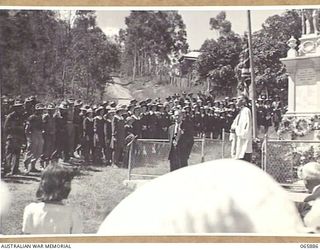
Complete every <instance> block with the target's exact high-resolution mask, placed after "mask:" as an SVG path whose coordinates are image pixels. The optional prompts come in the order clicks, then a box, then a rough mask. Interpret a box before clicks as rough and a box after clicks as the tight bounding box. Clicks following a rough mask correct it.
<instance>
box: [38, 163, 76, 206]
mask: <svg viewBox="0 0 320 250" xmlns="http://www.w3.org/2000/svg"><path fill="white" fill-rule="evenodd" d="M73 176H74V175H73V173H72V171H71V170H69V169H67V168H66V167H63V166H60V165H58V164H52V165H49V166H48V167H46V168H45V170H44V171H43V173H42V176H41V180H40V184H39V187H38V190H37V192H36V196H37V198H38V199H39V200H40V201H43V202H57V201H62V200H63V199H67V198H68V195H69V193H70V191H71V180H72V178H73Z"/></svg>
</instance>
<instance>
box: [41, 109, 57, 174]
mask: <svg viewBox="0 0 320 250" xmlns="http://www.w3.org/2000/svg"><path fill="white" fill-rule="evenodd" d="M55 108H56V107H55V106H54V104H53V103H49V104H48V105H47V111H48V113H46V114H44V115H43V116H42V122H43V140H44V144H43V155H42V158H41V160H40V165H41V167H42V168H44V167H45V165H46V166H47V165H48V164H49V160H51V155H52V154H53V152H54V149H55V143H56V123H55V119H54V117H53V115H54V112H55Z"/></svg>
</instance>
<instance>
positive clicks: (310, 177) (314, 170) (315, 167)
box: [300, 162, 320, 193]
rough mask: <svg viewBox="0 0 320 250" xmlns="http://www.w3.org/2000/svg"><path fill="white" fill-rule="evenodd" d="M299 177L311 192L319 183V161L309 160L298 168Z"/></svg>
mask: <svg viewBox="0 0 320 250" xmlns="http://www.w3.org/2000/svg"><path fill="white" fill-rule="evenodd" d="M300 178H301V179H302V180H303V181H304V185H305V186H306V188H307V189H308V190H309V192H310V193H311V192H312V191H313V189H314V188H315V187H316V186H318V185H320V163H318V162H309V163H307V164H305V165H304V166H303V167H302V168H301V169H300Z"/></svg>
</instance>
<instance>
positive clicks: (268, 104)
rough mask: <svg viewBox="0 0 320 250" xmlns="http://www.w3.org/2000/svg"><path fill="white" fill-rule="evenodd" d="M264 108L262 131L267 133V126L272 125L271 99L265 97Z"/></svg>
mask: <svg viewBox="0 0 320 250" xmlns="http://www.w3.org/2000/svg"><path fill="white" fill-rule="evenodd" d="M264 110H265V118H264V122H265V123H264V133H265V134H267V133H268V130H269V127H271V126H272V107H271V100H270V99H269V98H268V99H266V101H265V105H264Z"/></svg>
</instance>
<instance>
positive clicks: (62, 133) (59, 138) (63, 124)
mask: <svg viewBox="0 0 320 250" xmlns="http://www.w3.org/2000/svg"><path fill="white" fill-rule="evenodd" d="M67 116H68V105H67V103H66V102H62V103H61V104H60V105H59V111H58V112H56V113H55V114H54V116H53V117H54V120H55V124H56V149H55V151H54V152H53V154H52V156H51V158H52V160H56V161H58V159H59V158H62V154H63V160H64V162H68V161H69V160H70V155H69V142H68V140H69V139H70V138H69V137H68V131H67Z"/></svg>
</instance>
